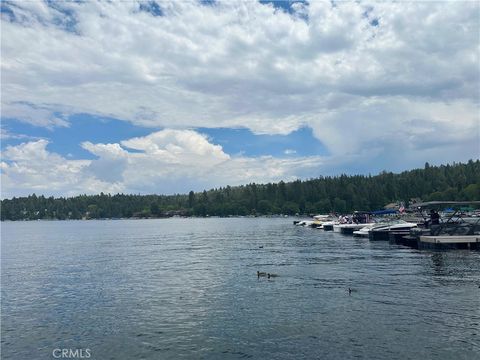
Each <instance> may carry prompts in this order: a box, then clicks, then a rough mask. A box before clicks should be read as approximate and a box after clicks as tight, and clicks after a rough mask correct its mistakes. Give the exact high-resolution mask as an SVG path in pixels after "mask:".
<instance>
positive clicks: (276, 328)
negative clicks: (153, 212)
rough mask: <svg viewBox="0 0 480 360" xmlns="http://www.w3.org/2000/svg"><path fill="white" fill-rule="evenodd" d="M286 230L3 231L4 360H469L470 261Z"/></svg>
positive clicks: (128, 226)
mask: <svg viewBox="0 0 480 360" xmlns="http://www.w3.org/2000/svg"><path fill="white" fill-rule="evenodd" d="M292 220H293V219H264V218H256V219H247V218H245V219H240V218H232V219H215V218H210V219H161V220H117V221H115V220H112V221H64V222H5V223H2V224H1V235H2V239H1V240H2V247H1V250H2V252H1V266H2V278H1V280H2V284H1V285H2V286H1V297H2V304H1V307H2V313H1V320H2V323H1V331H2V340H1V341H2V343H1V344H2V359H5V360H6V359H54V358H55V357H54V356H53V355H54V353H53V351H54V349H77V350H78V349H82V351H83V353H82V355H83V356H84V357H85V356H86V355H87V353H85V350H86V349H88V350H89V351H88V354H89V355H90V359H101V360H104V359H126V360H127V359H128V360H131V359H182V358H187V359H240V358H253V359H315V358H318V359H342V360H343V359H402V360H405V359H475V358H477V359H478V358H480V288H479V285H480V253H479V252H474V251H471V252H469V251H450V252H429V251H418V250H413V249H409V248H405V247H401V246H396V245H390V244H388V242H376V243H372V242H369V241H368V240H365V239H355V238H352V237H348V236H343V235H340V234H336V233H332V232H324V231H322V230H314V229H309V228H302V227H295V226H293V225H292ZM257 270H260V271H266V272H272V273H275V274H278V277H276V278H274V279H270V280H268V279H266V278H263V277H262V278H259V279H258V278H257V275H256V271H257ZM348 287H351V288H352V289H353V292H352V293H351V294H350V295H349V293H348V291H347V289H348ZM58 354H59V353H58V352H57V353H56V355H58ZM79 355H80V353H77V356H79ZM77 358H78V357H77Z"/></svg>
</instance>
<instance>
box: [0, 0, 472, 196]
mask: <svg viewBox="0 0 480 360" xmlns="http://www.w3.org/2000/svg"><path fill="white" fill-rule="evenodd" d="M159 4H160V7H161V8H162V12H163V13H164V16H153V15H152V14H150V13H148V12H145V11H139V10H140V5H139V2H135V1H125V2H93V1H88V2H81V3H80V2H78V3H77V2H59V3H54V6H53V5H52V6H48V5H46V4H45V3H42V2H33V1H25V2H13V3H5V4H4V5H5V6H6V7H8V8H9V9H10V11H11V13H7V12H4V13H2V33H1V47H2V63H1V71H2V83H1V90H2V117H3V118H8V117H12V118H19V119H22V120H23V121H26V122H29V123H32V124H36V125H38V126H45V127H55V126H67V125H68V123H67V122H66V119H67V117H68V115H69V114H74V113H89V114H94V115H103V116H110V117H113V118H118V119H122V120H126V121H130V122H132V123H134V124H137V125H141V126H148V127H155V128H167V129H169V130H166V132H159V133H153V134H151V135H149V136H147V137H143V138H137V139H129V140H125V141H124V142H121V143H119V144H92V143H88V142H86V143H84V144H83V147H84V148H85V149H87V150H88V151H90V152H92V153H93V154H95V155H97V156H98V159H97V160H94V161H92V162H91V163H88V164H86V163H82V164H83V165H82V167H81V169H82V174H83V172H85V173H87V174H90V175H88V176H90V177H91V178H94V179H97V180H98V181H100V183H99V184H100V185H99V187H98V188H97V189H96V191H99V189H100V188H103V187H102V186H107V187H108V186H117V187H118V188H119V189H120V188H122V186H123V187H124V188H125V189H137V190H138V191H144V190H146V189H153V190H155V187H152V186H153V185H151V184H153V183H155V181H157V179H158V178H162V176H163V177H167V176H169V177H174V178H179V179H180V178H181V176H185V179H187V178H188V179H191V183H192V184H200V185H199V186H203V184H205V186H206V187H210V185H209V183H208V181H213V182H212V183H211V186H213V185H214V184H219V183H223V181H225V183H238V182H242V181H249V180H248V179H253V178H256V176H257V175H255V172H256V171H259V172H261V176H260V177H261V178H263V179H265V180H269V179H277V178H280V177H281V176H284V177H285V178H288V177H292V176H295V175H300V174H305V173H308V171H310V170H308V169H311V167H310V166H311V164H313V163H315V164H317V165H318V163H319V159H318V158H315V157H312V158H303V159H288V160H285V159H275V158H261V159H252V158H245V157H242V156H240V157H229V156H228V155H227V154H225V153H224V152H223V150H222V149H221V147H219V146H218V145H214V144H211V143H210V142H208V140H207V139H206V138H205V137H203V136H202V135H201V134H198V133H195V132H193V131H184V130H185V129H189V128H196V127H247V128H249V129H251V130H252V131H254V132H255V133H262V134H288V133H289V132H291V131H293V130H295V129H298V128H299V127H301V126H309V127H311V128H312V129H313V131H314V135H315V136H316V137H317V138H318V139H319V140H320V141H322V142H323V143H324V144H325V145H326V146H327V148H328V150H329V152H330V157H329V158H322V160H321V163H322V164H323V166H328V167H329V168H330V169H331V168H332V167H333V166H334V164H337V165H338V164H340V165H342V164H348V163H356V164H360V165H361V164H367V163H368V161H369V160H372V156H373V157H374V158H375V159H376V160H375V161H377V162H378V164H381V165H383V164H387V165H388V164H392V163H395V164H397V165H396V167H397V168H407V167H408V166H411V165H418V163H419V162H420V163H422V162H424V161H427V160H428V161H430V162H432V163H435V162H445V161H447V160H448V161H453V160H455V161H459V160H466V159H468V158H471V157H478V156H479V142H480V140H479V123H480V117H479V99H480V93H479V83H480V75H479V74H480V71H479V63H480V61H479V53H480V52H479V47H478V44H479V42H480V39H479V34H480V31H479V30H480V18H479V17H478V12H479V9H480V5H479V3H478V2H475V1H472V2H454V1H444V2H393V3H392V2H373V3H366V2H335V3H334V4H332V3H330V2H324V1H312V2H310V3H309V4H308V5H306V4H296V5H295V6H294V11H293V13H292V14H289V13H286V12H284V11H281V10H278V9H275V8H274V7H273V6H272V5H263V4H260V3H258V2H254V1H245V2H233V1H219V2H216V4H215V5H213V6H203V5H201V4H200V3H199V2H196V1H192V2H188V1H172V2H170V1H165V2H159ZM12 14H13V15H12ZM306 19H307V20H306ZM176 130H182V131H179V132H176ZM41 144H44V145H43V149H45V146H46V144H45V143H41ZM37 146H40V145H37ZM11 151H14V150H13V149H12V150H11ZM24 151H26V149H24ZM45 151H46V150H45ZM7 152H8V151H7ZM48 154H49V156H54V155H53V154H50V153H48ZM56 159H57V160H58V158H56ZM64 161H65V159H63V160H61V161H59V162H62V163H63V162H64ZM68 161H74V160H68ZM68 161H67V162H66V164H70V163H69V162H68ZM18 164H20V163H18ZM22 164H23V165H25V166H26V165H27V164H26V163H22ZM72 164H75V163H72ZM158 164H161V166H158ZM20 165H21V164H20ZM20 165H18V166H20ZM187 165H188V166H187ZM197 165H198V166H197ZM11 166H12V165H11V164H9V165H8V167H7V168H8V169H9V170H8V171H13V170H12V169H13V168H11ZM71 166H73V165H71ZM114 166H116V170H115V171H113V170H112V171H107V170H103V171H102V169H113V167H114ZM342 166H343V165H342ZM378 166H380V165H378ZM387 168H392V166H387ZM212 169H214V170H212ZM220 169H221V170H220ZM321 169H324V170H325V169H326V167H323V168H318V170H317V171H316V173H315V175H317V174H319V173H320V170H321ZM38 171H40V170H39V169H38ZM78 171H80V170H78ZM12 174H13V173H12ZM212 174H215V176H213V177H212ZM226 174H229V175H226ZM45 176H47V178H48V176H54V174H46V175H45ZM131 179H135V180H131ZM162 179H163V178H162ZM212 179H213V180H212ZM68 181H69V180H67V183H68ZM129 181H130V182H129ZM185 181H186V180H185ZM189 181H190V180H189ZM112 184H113V185H112ZM115 184H116V185H115ZM118 184H120V185H118ZM177 185H178V183H175V182H173V183H171V184H169V187H170V188H172V189H173V188H176V187H177ZM59 186H60V185H59ZM75 186H77V187H78V189H80V188H81V187H82V186H91V184H90V185H85V184H76V185H75ZM192 186H193V185H192ZM65 189H70V187H68V186H66V187H65ZM72 189H73V190H72V191H76V190H75V189H76V188H75V187H73V188H72ZM92 189H95V187H92ZM87 190H88V189H87ZM87 190H85V191H87ZM155 191H156V190H155Z"/></svg>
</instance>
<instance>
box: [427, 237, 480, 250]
mask: <svg viewBox="0 0 480 360" xmlns="http://www.w3.org/2000/svg"><path fill="white" fill-rule="evenodd" d="M418 247H419V248H420V249H469V250H479V249H480V235H460V236H455V235H453V236H452V235H443V236H425V235H422V236H420V238H419V241H418Z"/></svg>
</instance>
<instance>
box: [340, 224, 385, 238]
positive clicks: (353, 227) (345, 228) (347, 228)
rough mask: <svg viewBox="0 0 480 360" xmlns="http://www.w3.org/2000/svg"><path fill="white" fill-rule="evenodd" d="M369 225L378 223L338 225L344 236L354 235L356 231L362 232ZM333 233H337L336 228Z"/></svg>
mask: <svg viewBox="0 0 480 360" xmlns="http://www.w3.org/2000/svg"><path fill="white" fill-rule="evenodd" d="M368 225H372V226H374V225H376V223H367V224H340V225H338V227H339V229H340V232H341V233H342V234H350V235H351V234H353V232H354V231H357V230H360V229H361V228H363V227H365V226H368ZM333 231H335V226H334V227H333Z"/></svg>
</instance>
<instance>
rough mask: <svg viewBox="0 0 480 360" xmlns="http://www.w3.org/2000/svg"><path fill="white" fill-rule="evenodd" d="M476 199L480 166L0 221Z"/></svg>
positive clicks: (33, 211) (61, 208)
mask: <svg viewBox="0 0 480 360" xmlns="http://www.w3.org/2000/svg"><path fill="white" fill-rule="evenodd" d="M412 198H416V199H423V200H425V201H429V200H480V161H479V160H476V161H473V160H470V161H469V162H468V163H466V164H455V163H454V164H451V165H441V166H432V165H430V164H428V163H426V164H425V166H424V168H422V169H414V170H410V171H405V172H402V173H400V174H393V173H389V172H382V173H380V174H379V175H376V176H363V175H355V176H347V175H340V176H336V177H319V178H316V179H310V180H306V181H300V180H296V181H293V182H290V183H285V182H283V181H280V182H279V183H278V184H274V183H268V184H263V185H262V184H249V185H242V186H236V187H230V186H227V187H224V188H219V189H212V190H208V191H206V190H205V191H203V192H199V193H194V192H193V191H190V192H189V193H188V194H185V195H169V196H164V195H124V194H116V195H110V194H103V193H101V194H99V195H89V196H87V195H80V196H75V197H71V198H63V197H60V198H53V197H48V198H47V197H45V196H43V195H41V196H37V195H35V194H32V195H30V196H28V197H20V198H12V199H4V200H2V201H1V219H2V220H37V219H82V218H84V219H98V218H129V217H165V216H173V215H182V216H190V215H194V216H229V215H258V214H260V215H269V214H296V213H303V214H314V213H328V212H331V211H335V212H338V213H349V212H352V211H354V210H377V209H380V208H383V206H384V205H385V204H387V203H390V202H394V201H404V202H406V203H407V204H408V202H409V201H410V199H412Z"/></svg>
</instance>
